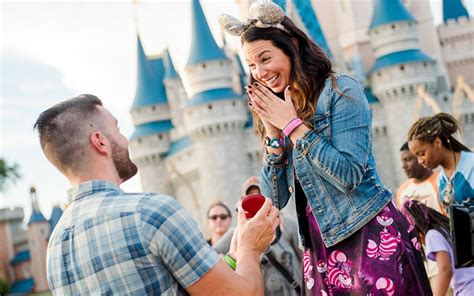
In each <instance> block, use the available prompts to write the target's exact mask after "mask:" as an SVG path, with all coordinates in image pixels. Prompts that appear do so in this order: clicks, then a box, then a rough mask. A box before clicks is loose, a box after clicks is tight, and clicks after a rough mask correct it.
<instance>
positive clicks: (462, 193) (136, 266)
mask: <svg viewBox="0 0 474 296" xmlns="http://www.w3.org/2000/svg"><path fill="white" fill-rule="evenodd" d="M220 23H221V25H222V27H223V29H224V30H225V31H226V32H227V33H230V34H232V35H236V36H239V37H240V41H241V45H242V52H243V56H244V57H245V60H246V63H247V64H248V67H249V71H250V81H249V84H248V85H247V86H246V92H247V95H248V98H249V102H248V105H249V108H250V110H251V111H252V113H253V116H254V120H253V122H254V127H255V131H256V133H257V134H258V136H259V137H260V139H261V142H262V145H263V146H265V155H264V159H263V164H262V170H261V175H260V176H259V177H256V176H254V177H251V178H250V179H249V180H247V181H246V182H245V184H244V185H243V189H242V194H241V196H240V198H243V197H245V196H246V195H248V194H262V195H264V196H265V197H266V199H265V203H264V204H263V206H262V207H261V208H260V210H259V211H258V212H257V214H256V215H255V216H254V217H253V218H250V219H247V218H246V216H245V211H244V210H243V208H242V206H241V202H238V203H237V212H234V215H235V217H236V220H237V221H236V223H235V227H231V226H232V214H233V211H231V210H230V209H231V208H233V207H229V205H225V204H224V203H222V202H218V201H217V202H216V203H214V204H212V205H211V206H210V207H209V209H208V211H207V218H208V223H209V224H208V226H209V231H210V233H211V235H210V238H209V240H208V241H206V240H205V239H204V238H203V236H202V234H201V232H200V231H199V228H198V225H197V223H196V222H195V221H193V219H192V218H191V217H190V215H189V214H188V212H187V211H186V210H184V209H183V207H182V206H181V205H180V204H179V203H178V202H177V201H176V200H175V199H173V198H172V197H169V196H165V195H162V194H159V193H126V192H124V191H123V190H121V189H120V184H122V183H123V182H125V181H126V180H128V179H129V178H131V177H132V176H134V175H135V174H136V173H137V167H136V166H135V165H134V164H133V162H132V161H131V160H130V157H129V153H128V141H127V139H126V138H125V137H124V136H123V135H122V134H121V133H120V131H119V129H118V127H117V120H116V119H115V117H114V116H113V115H112V114H111V113H110V112H109V111H108V110H107V109H106V108H105V107H104V106H102V103H101V101H100V100H99V99H98V98H97V97H95V96H93V95H80V96H77V97H75V98H72V99H69V100H67V101H64V102H62V103H59V104H57V105H55V106H53V107H51V108H49V109H48V110H46V111H44V112H43V113H42V114H41V115H40V116H39V118H38V119H37V121H36V123H35V128H36V129H37V130H38V132H39V138H40V144H41V147H42V149H43V152H44V154H45V155H46V157H47V158H48V160H49V161H50V162H51V163H52V164H53V165H54V166H55V167H56V168H57V169H58V170H59V171H60V172H61V173H63V174H64V175H65V176H66V177H67V178H68V180H69V181H70V183H71V184H72V186H73V187H72V188H71V189H70V190H69V192H68V198H69V204H70V205H69V207H68V208H67V209H66V210H65V212H64V214H63V216H62V217H61V219H60V221H59V222H58V224H57V225H56V227H55V229H54V232H53V233H52V234H51V237H50V241H49V245H48V257H47V279H48V283H49V285H50V288H51V291H52V292H53V294H55V295H64V294H67V295H69V294H71V295H75V294H84V295H89V294H94V295H96V294H100V295H102V294H127V295H148V294H153V295H180V294H191V295H264V294H265V295H448V293H454V295H469V294H470V293H472V291H474V268H472V267H457V264H456V263H455V258H456V254H455V252H456V249H455V248H454V243H453V238H452V227H451V226H450V213H451V209H452V207H453V206H455V205H462V204H465V203H466V202H468V201H469V199H470V198H472V197H474V192H473V188H474V154H473V153H472V152H471V151H470V150H469V149H468V148H467V147H466V146H464V145H463V144H462V143H461V142H460V141H458V140H457V139H456V138H455V137H454V136H453V134H455V133H456V132H457V131H458V129H459V125H458V123H457V122H456V120H454V118H453V117H452V116H450V115H448V114H445V113H440V114H436V115H434V116H431V117H426V118H422V119H420V120H418V121H417V122H415V123H414V124H413V126H412V127H411V129H410V130H409V131H407V143H406V144H405V145H403V147H402V148H401V150H400V156H401V160H402V164H403V169H404V171H405V173H406V174H407V177H408V178H409V179H408V180H407V181H406V182H405V183H404V184H402V186H401V187H400V188H399V190H398V192H397V194H396V196H393V195H392V193H391V191H390V190H389V189H388V188H387V187H386V186H385V185H384V184H383V182H382V180H381V179H380V177H379V175H378V173H377V169H376V164H375V160H374V156H373V151H372V142H371V130H372V128H371V113H370V110H369V106H368V101H367V98H366V96H365V92H364V89H363V87H362V85H361V84H360V83H359V82H358V81H357V80H356V79H354V78H352V77H350V76H348V75H344V74H339V73H335V72H334V71H333V66H332V64H331V61H330V59H329V58H328V57H327V56H326V54H325V53H324V51H323V50H322V49H321V48H320V47H319V46H318V45H317V44H316V43H314V42H313V41H312V40H311V39H310V38H308V36H307V35H306V34H305V33H304V32H303V31H302V30H300V29H299V28H298V27H297V26H296V25H295V24H294V23H293V22H292V21H291V20H290V19H289V18H288V17H287V16H285V15H284V13H283V11H282V10H281V9H280V8H279V7H278V6H277V5H276V4H274V3H272V2H270V1H256V2H254V3H253V4H252V5H251V9H250V16H249V19H248V20H247V21H240V20H238V19H236V18H234V17H231V16H228V15H223V16H222V17H221V19H220ZM437 168H440V169H439V171H438V170H437ZM237 199H239V198H238V197H236V200H237ZM289 202H294V203H295V208H296V217H289V216H285V215H283V214H281V213H280V211H279V210H280V209H282V208H284V207H285V206H286V205H287V204H288V203H289ZM450 287H451V288H450Z"/></svg>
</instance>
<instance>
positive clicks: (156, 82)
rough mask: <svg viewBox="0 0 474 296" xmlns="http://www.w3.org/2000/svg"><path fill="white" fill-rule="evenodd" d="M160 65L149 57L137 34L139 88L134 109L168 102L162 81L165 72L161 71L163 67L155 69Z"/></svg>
mask: <svg viewBox="0 0 474 296" xmlns="http://www.w3.org/2000/svg"><path fill="white" fill-rule="evenodd" d="M155 64H156V65H155ZM159 66H160V62H153V61H152V60H149V59H148V58H147V56H146V55H145V51H144V50H143V45H142V42H141V39H140V36H139V35H138V34H137V67H138V69H137V90H136V92H135V100H134V102H133V105H132V108H133V109H136V108H141V107H143V106H147V105H154V104H162V103H167V98H166V93H165V90H164V86H163V82H162V81H161V80H162V78H163V77H162V76H163V73H160V71H162V69H155V68H160V67H159ZM161 66H162V62H161ZM155 72H156V73H155ZM160 74H161V75H160ZM160 78H161V79H160Z"/></svg>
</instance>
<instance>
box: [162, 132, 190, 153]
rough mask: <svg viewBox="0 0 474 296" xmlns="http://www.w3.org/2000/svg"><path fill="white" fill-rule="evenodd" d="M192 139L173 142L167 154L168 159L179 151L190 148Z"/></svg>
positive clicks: (183, 138) (184, 138)
mask: <svg viewBox="0 0 474 296" xmlns="http://www.w3.org/2000/svg"><path fill="white" fill-rule="evenodd" d="M192 144H193V143H192V141H191V138H189V137H182V138H179V139H177V140H176V141H173V142H171V144H170V148H169V149H168V152H166V157H170V156H172V155H174V154H176V153H178V152H179V151H181V150H183V149H185V148H187V147H190V146H191V145H192Z"/></svg>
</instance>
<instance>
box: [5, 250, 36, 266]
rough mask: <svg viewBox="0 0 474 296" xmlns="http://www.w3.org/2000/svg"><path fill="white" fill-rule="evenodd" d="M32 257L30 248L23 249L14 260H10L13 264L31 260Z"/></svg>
mask: <svg viewBox="0 0 474 296" xmlns="http://www.w3.org/2000/svg"><path fill="white" fill-rule="evenodd" d="M30 259H31V256H30V250H23V251H21V252H18V253H17V254H16V255H15V257H14V258H13V260H12V261H11V262H10V264H11V265H17V264H20V263H22V262H25V261H29V260H30Z"/></svg>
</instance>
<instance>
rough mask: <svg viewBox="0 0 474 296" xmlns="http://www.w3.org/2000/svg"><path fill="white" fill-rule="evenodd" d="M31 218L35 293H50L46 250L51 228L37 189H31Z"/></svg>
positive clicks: (30, 243)
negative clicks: (40, 204)
mask: <svg viewBox="0 0 474 296" xmlns="http://www.w3.org/2000/svg"><path fill="white" fill-rule="evenodd" d="M30 197H31V216H30V220H29V221H28V229H27V235H28V246H29V249H30V251H29V253H30V254H31V275H32V276H33V279H34V283H35V288H34V291H35V292H43V291H48V290H49V288H48V282H47V281H46V250H47V247H48V239H49V235H50V232H51V226H50V225H49V222H48V220H46V218H45V217H44V216H43V214H42V213H41V211H40V209H39V206H38V197H37V195H36V189H35V187H31V189H30Z"/></svg>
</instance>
